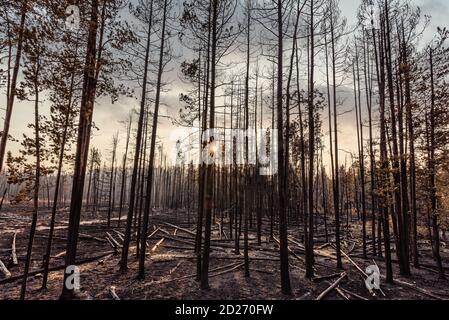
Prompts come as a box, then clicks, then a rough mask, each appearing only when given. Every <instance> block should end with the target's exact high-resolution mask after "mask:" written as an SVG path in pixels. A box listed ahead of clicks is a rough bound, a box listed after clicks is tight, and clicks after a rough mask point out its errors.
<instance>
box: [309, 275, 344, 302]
mask: <svg viewBox="0 0 449 320" xmlns="http://www.w3.org/2000/svg"><path fill="white" fill-rule="evenodd" d="M346 276H347V274H346V272H343V273H342V274H341V277H340V278H339V279H338V280H337V281H335V282H334V283H333V284H332V285H331V286H330V287H328V288H327V289H326V290H324V291H323V292H322V293H321V294H320V295H319V296H318V297H317V298H316V299H315V300H322V299H323V298H324V297H325V296H326V295H327V294H328V293H329V292H331V291H332V290H334V289H335V288H336V287H337V286H338V285H339V284H340V282H342V281H343V279H344V278H346Z"/></svg>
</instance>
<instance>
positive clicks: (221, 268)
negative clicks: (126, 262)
mask: <svg viewBox="0 0 449 320" xmlns="http://www.w3.org/2000/svg"><path fill="white" fill-rule="evenodd" d="M243 265H244V263H243V262H238V263H232V264H230V265H226V266H223V267H218V268H215V269H211V270H209V272H215V271H220V270H223V269H227V268H230V267H232V269H229V270H228V271H232V270H235V267H241V266H243ZM217 275H219V274H215V275H211V274H209V278H211V277H212V276H217ZM195 277H196V273H195V274H189V275H186V276H183V277H180V278H175V279H168V280H159V281H151V282H149V283H146V284H145V286H150V285H152V284H162V283H169V282H175V281H180V280H187V279H191V278H195Z"/></svg>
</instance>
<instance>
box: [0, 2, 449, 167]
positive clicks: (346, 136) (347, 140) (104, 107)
mask: <svg viewBox="0 0 449 320" xmlns="http://www.w3.org/2000/svg"><path fill="white" fill-rule="evenodd" d="M414 2H415V3H416V4H417V5H419V6H421V8H422V10H423V13H424V14H428V15H431V16H432V23H431V25H430V26H429V28H428V30H427V32H426V35H425V39H430V38H431V37H432V35H433V34H434V33H435V30H436V27H437V26H443V27H444V26H446V27H447V26H448V23H447V19H448V17H449V0H415V1H414ZM359 3H360V1H359V0H341V8H342V12H343V15H344V16H346V17H347V18H348V21H349V23H350V24H353V23H355V14H356V10H357V7H358V5H359ZM180 52H181V53H182V50H180ZM181 61H182V58H181V59H178V60H177V61H175V62H173V63H172V67H173V68H174V69H176V68H177V66H179V63H180V62H181ZM168 77H170V78H166V79H164V80H166V81H173V86H174V87H173V88H172V90H171V91H170V92H167V93H164V94H163V100H164V102H165V103H166V104H167V105H168V108H164V110H163V114H166V113H169V114H171V115H173V116H175V115H176V114H177V111H178V110H179V108H180V104H179V102H178V96H179V93H180V92H182V89H181V88H180V87H179V86H176V72H171V73H169V74H168ZM5 100H6V99H5V96H4V94H3V93H1V94H0V108H1V109H2V111H1V114H2V116H3V114H4V105H5V104H6V101H5ZM348 103H349V104H348V108H351V103H352V102H350V101H348ZM47 106H48V105H47V104H46V103H45V102H43V103H42V110H46V109H48V108H46V107H47ZM137 107H138V100H135V99H124V98H121V99H120V100H119V101H118V102H117V103H115V104H113V105H111V103H110V100H109V99H107V98H104V99H99V100H97V101H96V104H95V111H94V121H95V123H96V125H97V126H98V127H99V128H100V131H99V132H95V136H94V138H93V140H92V142H91V145H95V146H97V147H99V148H100V149H101V150H102V151H103V154H105V155H108V153H109V150H110V145H111V138H112V135H113V134H114V133H115V132H116V131H117V130H119V131H120V133H121V134H120V137H121V138H120V141H119V143H120V151H121V150H123V149H124V143H125V141H124V134H125V132H124V131H125V129H124V127H123V125H122V124H120V123H119V121H122V120H124V119H126V116H127V114H128V112H129V110H131V109H132V108H137ZM32 121H33V106H32V104H30V103H22V102H16V104H15V109H14V113H13V117H12V121H11V131H10V133H11V134H12V135H13V136H14V137H15V138H19V139H21V137H22V134H23V133H24V132H27V133H30V132H29V129H27V127H26V126H27V124H28V123H30V122H32ZM339 121H340V128H341V131H340V137H339V139H340V142H341V147H342V149H345V150H349V151H355V148H356V144H355V136H356V126H355V115H354V114H346V115H344V116H343V117H341V119H340V120H339ZM324 126H326V125H325V124H324ZM175 130H176V128H175V127H173V125H171V121H169V120H166V119H164V120H162V121H161V124H160V126H159V131H158V135H159V136H160V137H161V138H163V139H168V137H170V136H171V137H172V139H173V132H174V131H175ZM365 137H366V135H365ZM7 148H8V149H10V150H12V151H13V152H15V151H16V150H17V148H18V144H17V143H11V142H9V144H8V147H7ZM343 159H344V158H343Z"/></svg>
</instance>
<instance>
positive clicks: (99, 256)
mask: <svg viewBox="0 0 449 320" xmlns="http://www.w3.org/2000/svg"><path fill="white" fill-rule="evenodd" d="M113 253H114V251H108V252H104V253H101V254H99V255H97V256H93V257H90V258H86V259H83V260H80V261H77V262H76V265H78V266H79V265H82V264H86V263H91V262H94V261H97V260H99V259H101V258H103V257H105V256H107V255H110V254H113ZM63 269H65V264H62V265H58V266H55V267H51V268H49V269H48V271H49V272H54V271H59V270H63ZM43 272H44V269H39V270H36V271H31V272H29V273H28V277H32V276H35V275H37V274H39V273H43ZM22 279H23V274H22V275H18V276H14V277H11V278H7V279H2V280H0V284H5V283H11V282H14V281H17V280H22Z"/></svg>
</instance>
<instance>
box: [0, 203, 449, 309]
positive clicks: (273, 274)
mask: <svg viewBox="0 0 449 320" xmlns="http://www.w3.org/2000/svg"><path fill="white" fill-rule="evenodd" d="M124 214H125V213H124ZM106 215H107V211H105V210H102V211H100V212H97V213H91V212H89V213H86V212H85V213H83V216H82V220H81V221H82V222H81V227H80V240H79V243H78V254H77V262H78V266H79V268H80V283H81V290H80V292H79V294H78V297H79V298H80V299H112V294H111V287H113V288H115V293H116V294H117V295H118V297H119V298H120V299H124V300H127V299H135V300H143V299H194V300H195V299H198V300H208V299H220V300H231V299H243V300H244V299H256V300H261V299H268V300H270V299H286V300H290V299H294V300H313V299H316V298H317V297H318V296H319V295H320V294H321V293H322V292H323V291H324V290H326V289H327V288H328V287H329V286H330V285H331V284H333V283H334V282H335V281H337V280H338V279H339V278H341V276H342V274H343V273H345V274H346V277H344V278H343V279H342V281H341V282H339V284H338V286H336V289H335V290H331V291H330V292H329V293H328V294H327V295H326V296H325V297H324V299H330V300H360V299H367V300H379V299H381V300H385V299H387V300H390V299H391V300H410V299H413V300H425V299H449V281H448V280H440V279H439V278H438V272H437V270H436V267H435V263H434V261H433V259H432V251H431V247H430V244H429V243H428V242H426V241H422V242H420V253H421V257H420V259H421V263H422V267H421V268H419V269H417V268H413V267H412V276H411V277H402V276H401V277H398V274H399V270H398V269H399V268H398V264H397V263H396V262H397V260H396V254H395V252H394V251H393V254H392V255H393V259H394V264H393V268H394V275H395V280H396V281H397V282H396V283H395V284H394V285H389V284H386V283H385V281H384V280H385V279H384V278H381V290H380V291H379V290H374V291H372V292H370V291H369V290H368V289H367V288H366V286H365V278H366V274H364V271H365V269H366V267H368V266H370V265H373V264H374V263H377V265H378V266H379V268H380V271H381V275H385V272H384V271H385V268H384V262H383V260H382V259H379V258H376V261H375V262H374V261H373V260H372V259H371V258H370V259H363V256H362V245H361V242H360V241H359V240H356V239H360V237H353V235H359V233H360V230H359V226H357V225H352V228H351V231H350V232H349V233H348V234H347V236H344V237H343V238H344V240H343V241H342V250H343V252H344V256H343V264H344V270H337V269H336V260H335V249H334V248H333V245H332V243H326V241H325V237H324V236H323V231H322V230H321V229H320V230H318V232H317V233H316V234H317V238H316V243H315V268H316V272H315V276H316V277H317V279H315V280H314V281H309V280H306V279H305V278H304V274H305V271H304V250H303V247H302V245H301V243H300V242H301V241H300V240H299V239H298V233H299V232H298V230H301V229H300V227H299V226H297V227H291V228H290V229H289V246H290V252H291V253H290V260H289V261H290V278H291V285H292V290H293V295H292V296H283V295H282V294H281V290H280V273H279V253H278V252H279V247H278V243H277V239H276V237H275V239H274V240H271V241H270V239H269V237H266V236H265V235H266V234H269V225H268V221H265V220H264V221H263V223H264V232H263V233H262V234H263V236H262V244H261V246H258V245H257V240H256V232H255V230H253V229H251V232H250V234H249V247H250V251H249V256H250V277H249V278H245V277H244V272H243V269H244V268H243V249H241V250H240V251H241V252H240V255H235V253H234V241H233V240H231V239H229V238H228V237H229V235H227V234H226V232H228V227H227V226H226V227H225V228H224V229H225V230H226V231H225V232H224V233H221V235H220V231H219V230H220V227H219V224H218V223H215V224H214V227H213V232H212V244H211V247H212V252H211V260H210V261H211V262H210V276H209V277H210V280H209V284H210V287H211V288H210V290H200V288H199V283H198V282H196V281H195V273H196V259H195V256H194V254H193V244H194V233H195V229H194V223H193V221H190V223H188V222H187V218H186V216H187V215H186V214H185V212H175V211H169V212H164V213H162V212H160V211H157V210H156V211H154V212H153V215H152V216H151V218H150V221H151V229H150V233H151V237H150V238H149V239H148V252H150V251H151V253H150V254H149V255H148V256H147V260H146V279H145V280H137V279H136V275H137V268H138V261H137V258H136V256H135V252H136V242H135V240H133V242H132V244H131V248H130V259H129V270H128V272H127V273H125V274H122V273H121V272H120V271H119V267H118V262H119V259H120V251H121V250H120V248H117V250H115V248H114V245H113V242H114V241H110V240H107V239H106V238H107V237H109V236H108V235H107V233H109V235H110V236H111V237H112V238H113V239H114V240H115V241H116V242H117V243H119V244H121V243H122V237H123V231H124V225H125V221H124V219H122V223H121V227H118V226H117V225H118V218H117V217H118V214H117V212H115V213H114V214H113V219H112V223H111V225H112V227H111V228H108V227H107V224H106V222H105V216H106ZM192 216H193V214H192ZM217 220H219V219H217ZM30 221H31V214H30V213H29V208H19V207H9V206H6V207H5V208H4V209H3V210H2V212H1V213H0V259H1V260H2V261H3V262H4V264H5V265H6V266H7V268H8V269H9V271H10V272H11V275H12V276H11V277H10V278H5V276H4V274H2V273H0V300H4V299H8V300H9V299H18V298H19V293H20V284H21V281H22V278H21V275H22V273H23V265H24V261H25V257H26V248H27V243H28V234H29V227H30ZM49 221H50V211H49V210H45V211H41V212H40V213H39V219H38V228H37V233H36V238H35V241H34V246H33V254H32V264H31V271H30V272H31V274H30V276H29V278H28V291H27V299H32V300H48V299H50V300H51V299H58V297H59V294H60V293H61V288H62V282H63V280H62V279H63V265H64V253H65V244H66V236H67V227H68V213H67V209H65V210H62V211H61V212H60V213H58V219H57V224H56V230H55V238H54V242H53V249H52V260H51V264H50V267H51V268H52V270H54V271H52V272H51V273H50V274H49V280H48V289H47V290H41V285H42V270H41V268H42V260H43V255H44V251H45V247H46V243H47V235H48V231H49ZM216 222H218V221H216ZM153 231H154V232H153ZM276 231H277V229H275V234H276V233H277V232H276ZM15 233H17V234H16V252H17V256H18V261H19V263H18V265H17V266H14V265H13V264H12V261H11V243H12V239H13V236H14V234H15ZM330 240H331V242H332V241H333V239H330ZM240 246H241V248H242V246H243V239H241V240H240ZM368 248H369V250H371V246H369V247H368ZM369 253H370V252H369ZM442 256H443V262H444V265H445V269H446V272H447V273H448V275H449V247H447V246H446V244H444V243H443V246H442ZM87 261H88V262H87ZM327 276H329V277H328V278H326V279H320V278H318V277H327Z"/></svg>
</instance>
